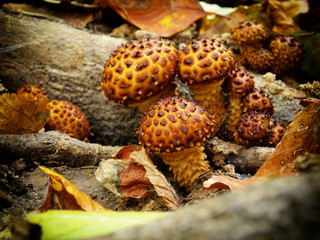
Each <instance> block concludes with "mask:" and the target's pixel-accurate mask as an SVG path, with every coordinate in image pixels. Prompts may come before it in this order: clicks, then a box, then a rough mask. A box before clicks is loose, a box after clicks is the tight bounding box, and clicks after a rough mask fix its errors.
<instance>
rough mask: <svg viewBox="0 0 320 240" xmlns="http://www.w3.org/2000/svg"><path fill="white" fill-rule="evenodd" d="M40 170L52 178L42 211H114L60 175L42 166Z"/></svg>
mask: <svg viewBox="0 0 320 240" xmlns="http://www.w3.org/2000/svg"><path fill="white" fill-rule="evenodd" d="M39 168H40V169H41V170H42V171H44V172H45V173H46V174H48V176H49V177H50V180H49V188H48V193H47V197H46V199H45V201H44V202H43V204H42V206H41V207H40V208H39V210H40V211H47V210H49V209H64V210H83V211H91V212H100V211H112V210H109V209H106V208H104V207H103V206H101V205H100V204H99V203H97V202H95V201H93V200H92V199H91V198H89V197H88V196H87V195H86V194H85V193H83V192H81V191H80V190H79V189H78V188H77V187H76V186H75V185H73V184H72V183H71V182H69V181H68V180H67V179H66V178H64V177H63V176H61V175H59V174H58V173H56V172H53V171H51V170H50V169H48V168H45V167H42V166H39Z"/></svg>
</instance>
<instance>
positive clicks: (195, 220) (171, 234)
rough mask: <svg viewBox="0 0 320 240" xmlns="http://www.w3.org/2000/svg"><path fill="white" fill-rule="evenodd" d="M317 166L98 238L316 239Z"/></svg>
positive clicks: (318, 233) (319, 234) (319, 232)
mask: <svg viewBox="0 0 320 240" xmlns="http://www.w3.org/2000/svg"><path fill="white" fill-rule="evenodd" d="M319 214H320V175H319V172H317V173H313V174H306V175H301V176H298V177H291V178H279V179H273V180H270V181H265V182H263V183H260V184H257V185H255V186H253V187H251V188H249V189H246V190H244V191H241V192H237V193H233V194H225V195H222V196H220V197H217V198H214V199H207V200H205V201H203V202H202V203H200V204H197V205H194V206H188V207H184V208H182V209H180V210H178V211H177V212H175V213H173V214H172V215H170V216H167V217H164V218H162V219H159V220H157V221H154V222H152V223H150V224H147V225H143V226H141V227H136V228H132V229H128V230H124V231H119V232H117V233H114V234H111V235H107V236H105V237H100V238H97V239H108V240H120V239H126V240H134V239H139V240H143V239H148V240H152V239H175V240H179V239H184V240H188V239H190V240H191V239H197V240H206V239H208V240H209V239H230V240H232V239H319V238H320V230H319V224H320V218H319Z"/></svg>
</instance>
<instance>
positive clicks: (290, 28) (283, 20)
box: [265, 0, 300, 34]
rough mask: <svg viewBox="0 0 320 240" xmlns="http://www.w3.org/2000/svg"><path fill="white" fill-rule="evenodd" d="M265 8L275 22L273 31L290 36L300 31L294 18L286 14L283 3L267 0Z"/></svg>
mask: <svg viewBox="0 0 320 240" xmlns="http://www.w3.org/2000/svg"><path fill="white" fill-rule="evenodd" d="M265 6H266V9H267V12H268V13H269V14H270V16H271V18H272V21H273V28H272V30H273V31H275V32H280V33H285V34H289V33H292V32H297V31H299V30H300V28H299V26H298V25H296V24H295V23H294V21H293V19H292V17H290V16H289V14H288V13H287V12H286V9H285V7H284V5H283V3H282V2H280V1H277V0H267V1H265Z"/></svg>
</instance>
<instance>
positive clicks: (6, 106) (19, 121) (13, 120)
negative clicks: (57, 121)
mask: <svg viewBox="0 0 320 240" xmlns="http://www.w3.org/2000/svg"><path fill="white" fill-rule="evenodd" d="M48 101H49V100H48V98H47V97H45V96H38V97H36V98H35V97H33V96H31V95H29V94H28V93H20V94H14V93H12V94H10V93H4V94H2V95H1V96H0V133H1V134H16V133H36V132H39V131H40V130H41V129H42V128H43V127H44V125H45V123H46V121H47V118H48V116H49V109H48V107H47V104H48Z"/></svg>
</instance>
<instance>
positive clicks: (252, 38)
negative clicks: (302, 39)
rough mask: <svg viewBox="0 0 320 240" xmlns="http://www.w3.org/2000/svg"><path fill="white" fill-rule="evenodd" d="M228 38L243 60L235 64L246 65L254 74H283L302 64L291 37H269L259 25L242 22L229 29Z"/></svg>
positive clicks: (295, 40)
mask: <svg viewBox="0 0 320 240" xmlns="http://www.w3.org/2000/svg"><path fill="white" fill-rule="evenodd" d="M231 34H232V35H231V39H232V41H233V42H234V43H235V44H237V45H238V46H239V48H240V54H241V55H242V56H244V58H245V60H246V62H244V63H243V61H241V62H240V63H239V64H245V65H248V66H250V68H251V69H252V70H254V71H257V72H260V73H265V72H267V71H271V72H273V73H276V74H283V73H285V72H287V71H290V70H292V69H294V68H296V67H299V66H300V64H301V62H302V60H303V55H304V51H303V46H302V44H300V43H299V42H298V41H297V39H296V38H295V37H293V36H283V35H277V36H271V34H269V33H268V29H267V28H266V27H264V26H263V25H262V24H261V23H257V22H255V21H252V20H246V21H244V22H241V23H240V24H239V25H238V26H237V27H235V28H233V29H232V30H231ZM273 35H274V34H273Z"/></svg>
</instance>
